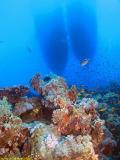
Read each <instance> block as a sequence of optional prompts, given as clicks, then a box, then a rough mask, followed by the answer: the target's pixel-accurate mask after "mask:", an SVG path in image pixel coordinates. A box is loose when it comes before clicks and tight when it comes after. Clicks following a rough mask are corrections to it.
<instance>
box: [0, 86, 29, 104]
mask: <svg viewBox="0 0 120 160" xmlns="http://www.w3.org/2000/svg"><path fill="white" fill-rule="evenodd" d="M28 91H29V88H28V87H26V86H23V85H20V86H15V87H9V88H0V99H2V98H3V97H7V98H8V101H9V102H10V103H12V104H15V103H17V102H18V101H19V100H20V97H22V96H24V95H25V94H26V93H27V92H28Z"/></svg>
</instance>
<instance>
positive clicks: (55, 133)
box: [0, 74, 117, 160]
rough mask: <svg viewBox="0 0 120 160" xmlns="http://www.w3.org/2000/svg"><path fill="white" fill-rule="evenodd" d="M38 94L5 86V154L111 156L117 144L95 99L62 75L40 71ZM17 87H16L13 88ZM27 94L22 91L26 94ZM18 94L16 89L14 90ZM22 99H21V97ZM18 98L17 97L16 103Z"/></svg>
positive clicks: (39, 159)
mask: <svg viewBox="0 0 120 160" xmlns="http://www.w3.org/2000/svg"><path fill="white" fill-rule="evenodd" d="M30 87H32V88H33V89H34V90H35V92H36V93H37V95H38V96H25V93H27V92H28V91H29V90H30V88H28V87H27V88H26V87H24V88H25V89H24V91H23V90H20V89H19V87H17V89H19V94H17V98H16V93H15V94H12V100H11V93H10V92H9V89H8V88H7V89H4V90H5V91H6V93H7V94H3V89H1V93H2V94H1V97H0V98H1V100H0V158H4V157H5V158H9V157H19V158H22V157H28V158H30V159H33V160H109V159H110V158H111V157H112V155H113V153H114V150H115V149H116V146H117V142H116V141H115V139H114V137H113V135H112V133H111V132H110V131H109V129H108V128H107V127H106V124H105V121H104V120H103V119H101V118H100V114H99V113H98V108H99V103H98V102H97V101H96V100H95V99H93V98H85V97H82V98H80V94H79V93H78V90H77V88H76V87H75V86H72V87H68V86H67V84H66V82H65V80H64V79H63V78H62V77H59V76H56V75H48V76H46V77H44V78H43V79H42V78H41V75H40V74H36V75H35V76H34V77H33V78H32V79H31V80H30ZM12 90H13V89H12ZM20 92H21V94H20ZM12 93H13V92H12ZM16 99H17V101H15V100H16ZM13 100H14V101H13Z"/></svg>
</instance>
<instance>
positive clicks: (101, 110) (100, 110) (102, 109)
mask: <svg viewBox="0 0 120 160" xmlns="http://www.w3.org/2000/svg"><path fill="white" fill-rule="evenodd" d="M98 111H99V112H104V111H106V108H101V109H99V110H98Z"/></svg>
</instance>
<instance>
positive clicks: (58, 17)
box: [36, 9, 68, 74]
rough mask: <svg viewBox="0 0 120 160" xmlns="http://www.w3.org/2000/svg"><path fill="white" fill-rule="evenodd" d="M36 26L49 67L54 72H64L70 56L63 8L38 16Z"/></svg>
mask: <svg viewBox="0 0 120 160" xmlns="http://www.w3.org/2000/svg"><path fill="white" fill-rule="evenodd" d="M42 18H43V19H42ZM36 27H37V35H38V41H39V44H40V48H41V49H42V52H43V57H44V59H45V61H46V63H47V65H48V67H49V68H50V69H51V71H52V72H54V73H56V74H62V72H63V70H64V68H65V66H66V63H67V58H68V46H67V39H66V32H65V27H64V17H63V14H62V9H57V10H55V11H54V12H53V13H50V14H49V15H46V16H45V17H41V18H40V17H38V18H37V21H36Z"/></svg>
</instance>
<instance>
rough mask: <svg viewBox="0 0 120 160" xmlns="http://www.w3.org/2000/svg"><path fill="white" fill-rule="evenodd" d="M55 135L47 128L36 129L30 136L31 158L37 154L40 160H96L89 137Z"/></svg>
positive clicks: (43, 126)
mask: <svg viewBox="0 0 120 160" xmlns="http://www.w3.org/2000/svg"><path fill="white" fill-rule="evenodd" d="M55 133H56V132H55V131H54V130H53V128H50V127H49V126H45V125H40V126H39V127H38V128H37V127H36V129H35V130H34V131H33V133H32V136H31V137H32V139H31V143H32V152H31V156H32V155H36V154H37V156H39V159H41V160H48V159H49V160H65V159H67V160H72V159H76V160H77V158H78V157H80V158H81V159H85V160H90V159H92V160H98V159H97V155H96V154H95V153H94V149H93V145H92V142H91V137H90V136H89V135H86V136H80V135H79V136H75V137H74V136H73V135H68V136H60V135H57V134H55Z"/></svg>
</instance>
